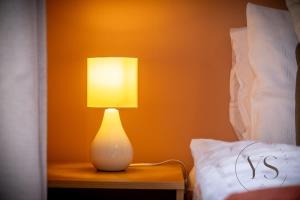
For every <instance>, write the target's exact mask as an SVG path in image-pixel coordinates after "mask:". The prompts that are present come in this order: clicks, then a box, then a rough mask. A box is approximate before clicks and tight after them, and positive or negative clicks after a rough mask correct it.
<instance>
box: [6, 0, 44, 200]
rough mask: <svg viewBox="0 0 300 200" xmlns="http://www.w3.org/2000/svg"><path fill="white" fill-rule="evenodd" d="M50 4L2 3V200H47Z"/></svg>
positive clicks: (28, 0) (36, 0)
mask: <svg viewBox="0 0 300 200" xmlns="http://www.w3.org/2000/svg"><path fill="white" fill-rule="evenodd" d="M45 16H46V11H45V1H44V0H1V1H0V199H1V200H6V199H9V200H12V199H13V200H19V199H28V200H36V199H46V197H47V195H46V191H47V185H46V183H47V182H46V181H47V177H46V169H47V166H46V146H47V144H46V138H47V136H46V130H47V127H46V122H47V87H46V85H47V78H46V77H47V68H46V20H45Z"/></svg>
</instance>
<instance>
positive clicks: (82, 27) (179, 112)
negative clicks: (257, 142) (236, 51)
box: [47, 0, 285, 167]
mask: <svg viewBox="0 0 300 200" xmlns="http://www.w3.org/2000/svg"><path fill="white" fill-rule="evenodd" d="M246 2H247V1H246V0H226V1H220V0H206V1H204V0H199V1H192V0H181V1H174V0H172V1H171V0H169V1H167V0H163V1H150V0H149V1H147V0H144V1H138V0H136V1H134V0H126V1H121V0H119V1H116V0H113V1H96V0H82V1H79V0H78V1H74V0H63V1H58V0H56V1H55V0H48V1H47V12H48V13H47V17H48V19H47V20H48V64H49V65H48V75H49V77H48V92H49V93H48V95H49V96H48V109H49V113H48V160H49V161H50V162H51V161H88V160H89V146H90V143H91V141H92V139H93V137H94V135H95V133H96V132H97V130H98V128H99V126H100V123H101V120H102V115H103V109H96V108H87V107H86V81H87V80H86V75H87V74H86V59H87V57H97V56H129V57H130V56H133V57H138V58H139V107H138V108H137V109H121V118H122V122H123V126H124V129H125V130H126V132H127V135H128V137H129V138H130V140H131V142H132V145H133V148H134V162H153V161H161V160H164V159H168V158H177V159H181V160H183V161H184V162H186V163H187V165H188V166H189V167H191V166H192V157H191V153H190V149H189V144H190V141H191V139H192V138H214V139H218V140H227V141H233V140H237V138H236V136H235V134H234V132H233V129H232V127H231V125H230V123H229V117H228V102H229V72H230V67H231V46H230V38H229V28H230V27H241V26H245V25H246V16H245V15H246V10H245V9H246ZM253 2H256V3H259V4H262V5H267V6H273V7H276V8H285V5H284V1H283V0H257V1H253Z"/></svg>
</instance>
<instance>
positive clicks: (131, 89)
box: [87, 57, 138, 108]
mask: <svg viewBox="0 0 300 200" xmlns="http://www.w3.org/2000/svg"><path fill="white" fill-rule="evenodd" d="M137 64H138V62H137V58H126V57H98V58H88V59H87V75H88V77H87V105H88V106H89V107H114V108H117V107H137Z"/></svg>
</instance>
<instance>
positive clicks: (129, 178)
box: [48, 163, 184, 190]
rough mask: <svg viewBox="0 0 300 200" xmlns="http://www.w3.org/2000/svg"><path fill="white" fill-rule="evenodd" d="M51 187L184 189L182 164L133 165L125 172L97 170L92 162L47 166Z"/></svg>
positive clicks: (49, 185)
mask: <svg viewBox="0 0 300 200" xmlns="http://www.w3.org/2000/svg"><path fill="white" fill-rule="evenodd" d="M48 187H50V188H106V189H108V188H113V189H171V190H182V189H184V179H183V174H182V170H181V167H180V165H179V164H176V163H175V164H163V165H159V166H134V167H129V168H128V169H127V170H126V171H122V172H103V171H97V170H96V169H95V168H94V167H93V165H92V164H91V163H52V164H49V165H48Z"/></svg>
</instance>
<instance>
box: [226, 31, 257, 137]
mask: <svg viewBox="0 0 300 200" xmlns="http://www.w3.org/2000/svg"><path fill="white" fill-rule="evenodd" d="M230 37H231V45H232V54H233V56H232V70H231V78H230V90H231V93H230V94H231V101H230V122H231V123H232V125H233V127H235V132H236V134H237V136H238V138H239V139H242V140H245V139H250V126H251V122H250V119H251V116H250V112H251V104H250V94H251V88H252V84H253V80H254V74H253V72H252V69H251V66H250V63H249V59H248V40H247V28H246V27H244V28H232V29H230ZM239 127H241V128H239ZM238 128H239V129H238Z"/></svg>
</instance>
